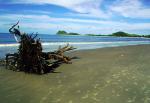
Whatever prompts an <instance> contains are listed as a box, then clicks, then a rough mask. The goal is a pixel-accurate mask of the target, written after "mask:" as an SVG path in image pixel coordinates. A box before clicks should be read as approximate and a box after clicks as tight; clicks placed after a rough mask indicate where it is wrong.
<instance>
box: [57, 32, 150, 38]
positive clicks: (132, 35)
mask: <svg viewBox="0 0 150 103" xmlns="http://www.w3.org/2000/svg"><path fill="white" fill-rule="evenodd" d="M56 34H58V35H84V36H114V37H146V38H150V35H140V34H130V33H126V32H123V31H118V32H115V33H112V34H108V35H102V34H79V33H72V32H71V33H68V32H66V31H64V30H59V31H58V32H57V33H56Z"/></svg>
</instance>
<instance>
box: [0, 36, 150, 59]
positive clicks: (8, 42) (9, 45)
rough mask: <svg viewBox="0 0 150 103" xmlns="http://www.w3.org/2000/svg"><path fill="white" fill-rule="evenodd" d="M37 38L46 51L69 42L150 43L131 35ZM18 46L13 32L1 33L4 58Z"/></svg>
mask: <svg viewBox="0 0 150 103" xmlns="http://www.w3.org/2000/svg"><path fill="white" fill-rule="evenodd" d="M37 38H40V39H41V42H42V45H43V50H44V51H52V50H55V49H57V48H58V46H59V45H62V46H63V45H66V44H67V43H69V44H70V45H73V46H75V47H77V49H78V50H80V49H95V48H103V47H116V46H127V45H138V44H150V39H148V38H131V37H130V38H129V37H98V36H59V35H55V34H53V35H52V34H51V35H45V34H39V35H38V37H37ZM17 48H18V44H17V43H16V41H15V39H14V36H13V35H12V34H8V33H0V58H4V57H5V54H6V53H13V52H16V51H17Z"/></svg>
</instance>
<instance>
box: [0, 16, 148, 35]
mask: <svg viewBox="0 0 150 103" xmlns="http://www.w3.org/2000/svg"><path fill="white" fill-rule="evenodd" d="M0 20H1V22H0V24H1V25H0V27H2V28H4V26H5V28H7V29H6V30H8V28H9V25H7V26H6V25H4V24H6V23H15V22H16V21H17V20H20V26H21V27H22V28H25V29H26V30H29V32H33V31H35V32H36V31H37V32H41V33H43V32H44V33H45V32H46V33H48V32H50V31H55V32H56V31H57V30H60V29H61V30H66V31H69V32H78V33H101V34H110V33H112V32H116V31H121V30H122V31H126V32H130V31H140V30H149V27H150V23H127V22H117V21H110V20H93V19H90V20H89V19H74V18H55V17H50V16H48V15H40V16H38V15H17V14H5V15H2V16H0ZM2 21H3V22H2ZM4 21H5V22H4ZM6 21H7V22H6ZM39 21H40V22H39ZM26 30H25V31H26Z"/></svg>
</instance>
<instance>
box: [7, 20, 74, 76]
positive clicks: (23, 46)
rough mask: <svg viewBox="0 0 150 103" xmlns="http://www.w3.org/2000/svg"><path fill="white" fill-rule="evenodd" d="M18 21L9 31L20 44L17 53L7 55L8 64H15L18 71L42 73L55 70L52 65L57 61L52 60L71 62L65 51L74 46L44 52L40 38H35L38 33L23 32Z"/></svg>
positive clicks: (72, 48)
mask: <svg viewBox="0 0 150 103" xmlns="http://www.w3.org/2000/svg"><path fill="white" fill-rule="evenodd" d="M18 23H19V22H17V24H15V25H13V26H12V27H11V28H10V29H9V32H10V33H12V34H13V35H14V36H15V37H16V38H17V42H19V44H20V45H19V48H18V52H17V53H14V54H7V55H6V65H7V66H10V65H11V66H14V67H15V70H18V71H24V72H28V73H37V74H42V73H47V72H49V71H51V70H53V68H52V65H53V64H54V63H55V64H56V63H57V62H52V63H51V62H49V61H50V60H55V61H59V63H60V62H61V63H71V58H70V57H68V56H65V55H64V52H66V51H70V50H74V49H75V48H74V47H72V46H69V44H68V45H67V46H65V47H62V48H61V47H60V48H59V49H58V50H57V51H54V52H42V45H41V42H40V39H35V38H36V37H37V34H36V35H33V34H32V35H28V34H26V33H23V34H22V33H21V32H20V30H19V28H15V27H16V26H17V25H18ZM50 64H51V65H50Z"/></svg>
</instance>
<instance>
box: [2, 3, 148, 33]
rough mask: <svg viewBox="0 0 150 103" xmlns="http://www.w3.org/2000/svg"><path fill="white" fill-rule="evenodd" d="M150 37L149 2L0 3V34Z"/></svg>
mask: <svg viewBox="0 0 150 103" xmlns="http://www.w3.org/2000/svg"><path fill="white" fill-rule="evenodd" d="M18 20H19V21H20V27H21V30H22V31H25V32H28V33H31V32H39V33H42V34H54V33H56V32H57V31H58V30H66V31H68V32H77V33H81V34H86V33H95V34H111V33H113V32H117V31H125V32H128V33H138V34H150V0H0V32H8V29H9V27H10V26H11V25H12V24H14V23H16V22H17V21H18Z"/></svg>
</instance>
